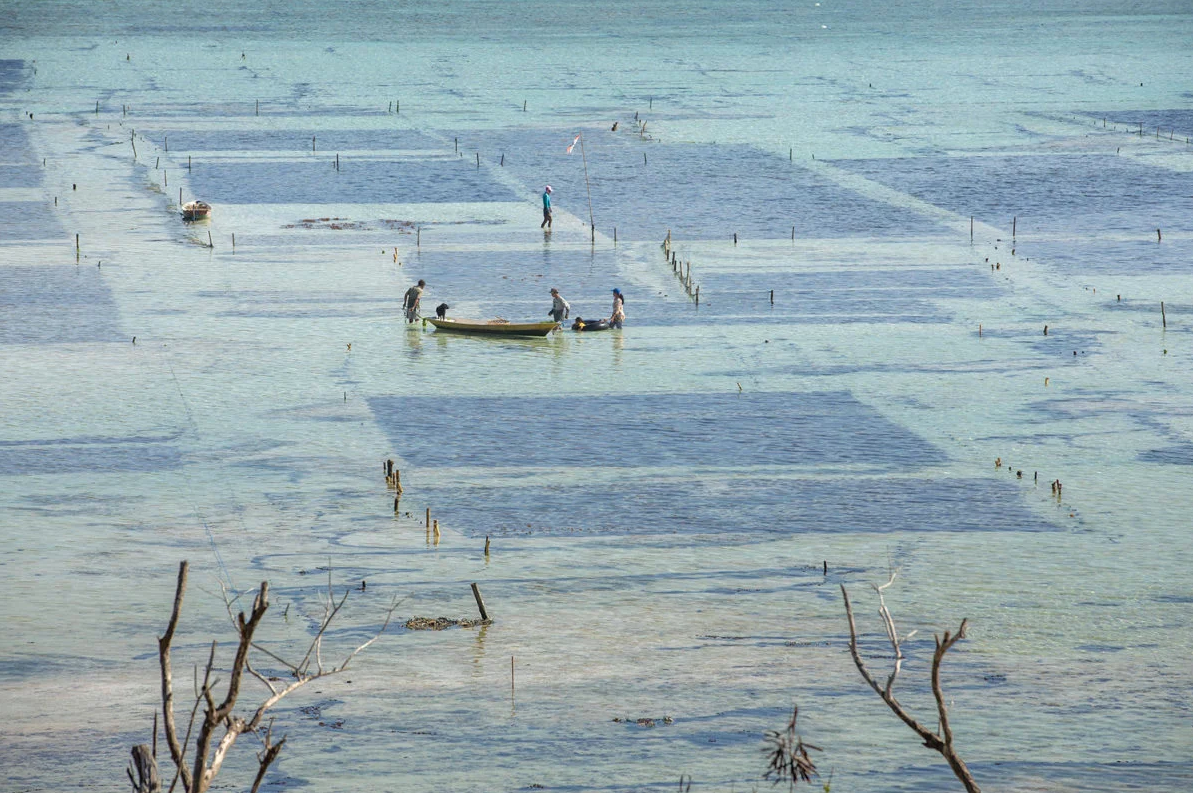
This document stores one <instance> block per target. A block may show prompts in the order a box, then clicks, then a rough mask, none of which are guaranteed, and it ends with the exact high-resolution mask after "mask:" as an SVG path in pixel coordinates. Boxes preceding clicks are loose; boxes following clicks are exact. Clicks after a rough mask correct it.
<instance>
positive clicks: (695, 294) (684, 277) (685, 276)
mask: <svg viewBox="0 0 1193 793" xmlns="http://www.w3.org/2000/svg"><path fill="white" fill-rule="evenodd" d="M615 234H616V232H615ZM663 258H664V259H667V258H670V260H671V272H672V273H673V274H674V275H675V277H676V278H677V279H679V284H680V286H682V287H683V289H684V292H686V293H687V295H688V297H690V298H692V299H693V300H695V301H696V305H697V306H699V305H700V285H699V284H693V283H692V262H691V260H688V261H687V262H681V261H680V260H679V257H678V256H677V255H676V252H675V251H674V250H673V249H672V247H671V229H667V238H666V239H665V240H663Z"/></svg>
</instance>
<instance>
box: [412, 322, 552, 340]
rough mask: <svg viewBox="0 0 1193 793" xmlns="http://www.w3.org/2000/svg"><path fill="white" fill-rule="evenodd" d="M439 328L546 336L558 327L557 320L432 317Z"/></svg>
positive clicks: (433, 323)
mask: <svg viewBox="0 0 1193 793" xmlns="http://www.w3.org/2000/svg"><path fill="white" fill-rule="evenodd" d="M424 321H425V322H430V323H431V324H432V325H434V326H435V327H436V328H438V329H439V330H446V331H452V332H453V333H484V334H487V335H491V336H546V335H547V334H548V333H550V332H551V331H553V330H555V329H556V328H558V327H559V323H558V322H510V321H509V320H507V319H438V318H435V319H432V318H431V317H427V318H426V319H425V320H424Z"/></svg>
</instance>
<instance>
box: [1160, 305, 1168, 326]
mask: <svg viewBox="0 0 1193 793" xmlns="http://www.w3.org/2000/svg"><path fill="white" fill-rule="evenodd" d="M1160 322H1162V323H1163V324H1164V327H1165V328H1167V327H1168V317H1167V316H1166V315H1165V314H1164V301H1163V300H1161V301H1160Z"/></svg>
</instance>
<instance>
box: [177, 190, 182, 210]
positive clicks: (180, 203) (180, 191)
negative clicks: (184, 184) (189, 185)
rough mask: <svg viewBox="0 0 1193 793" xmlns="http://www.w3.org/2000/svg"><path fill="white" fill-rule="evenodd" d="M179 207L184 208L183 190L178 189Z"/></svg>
mask: <svg viewBox="0 0 1193 793" xmlns="http://www.w3.org/2000/svg"><path fill="white" fill-rule="evenodd" d="M178 206H179V207H181V206H182V188H181V187H180V188H178Z"/></svg>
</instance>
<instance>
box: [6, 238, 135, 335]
mask: <svg viewBox="0 0 1193 793" xmlns="http://www.w3.org/2000/svg"><path fill="white" fill-rule="evenodd" d="M51 220H52V219H51ZM2 236H3V234H2V233H0V237H2ZM0 274H2V275H0V277H2V278H3V281H4V284H3V287H2V288H0V296H2V297H3V300H2V302H0V344H32V343H36V344H64V343H69V342H99V341H115V340H116V339H118V338H119V339H121V340H124V339H123V336H124V334H123V333H121V332H120V317H119V311H118V309H117V306H116V303H115V301H114V300H113V299H112V293H111V290H110V289H109V287H108V285H107V283H106V282H105V281H104V279H103V276H102V275H101V274H100V272H99V268H97V267H92V266H90V265H88V266H74V265H65V264H57V265H4V266H3V268H2V269H0Z"/></svg>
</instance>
